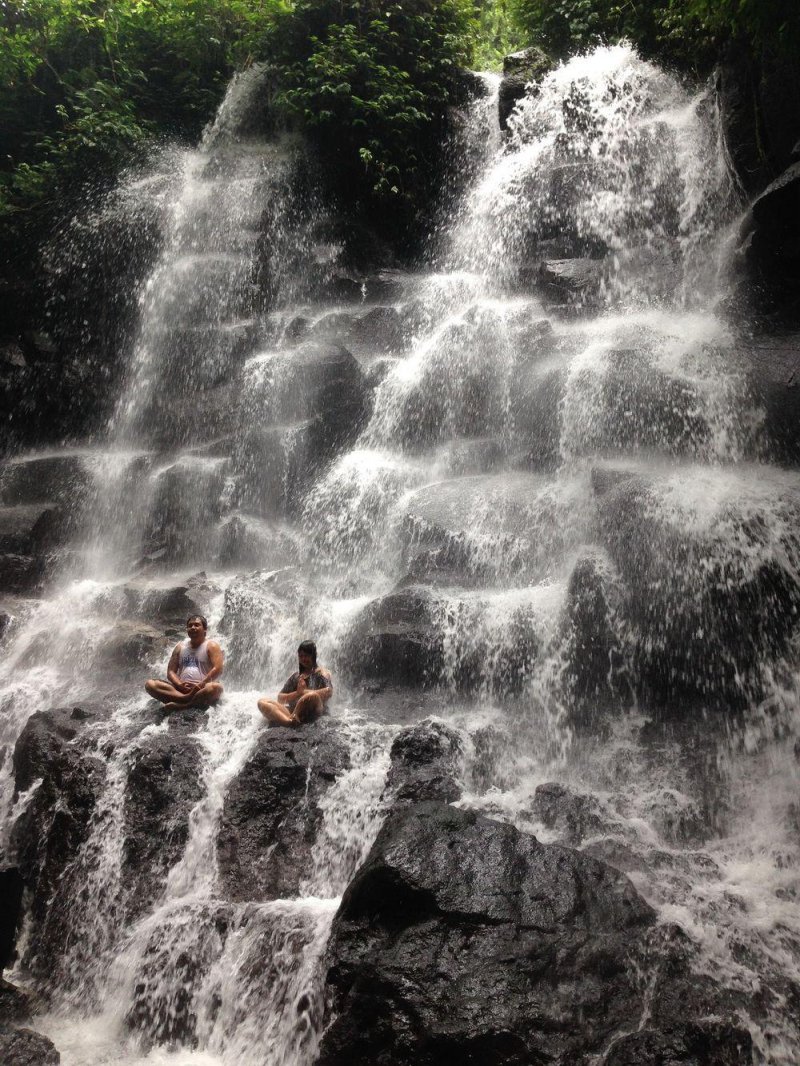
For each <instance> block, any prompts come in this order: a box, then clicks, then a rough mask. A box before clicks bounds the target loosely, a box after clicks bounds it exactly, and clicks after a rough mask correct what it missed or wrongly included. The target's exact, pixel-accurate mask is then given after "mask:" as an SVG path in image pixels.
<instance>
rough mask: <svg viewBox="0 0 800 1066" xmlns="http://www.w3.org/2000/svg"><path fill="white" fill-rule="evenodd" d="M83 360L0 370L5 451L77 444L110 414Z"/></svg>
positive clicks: (0, 446) (0, 440)
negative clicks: (29, 447) (76, 440)
mask: <svg viewBox="0 0 800 1066" xmlns="http://www.w3.org/2000/svg"><path fill="white" fill-rule="evenodd" d="M98 393H99V390H98V389H97V378H96V377H95V376H93V369H92V368H91V367H90V366H89V365H87V363H86V362H85V361H84V360H83V359H80V358H74V359H73V358H67V359H64V360H63V361H59V362H55V363H52V362H40V363H36V364H34V365H30V366H29V365H26V366H15V365H8V364H6V365H4V366H2V367H0V427H2V428H0V451H3V450H6V449H9V448H16V447H25V446H32V445H35V446H36V447H42V445H44V444H46V443H53V444H60V443H61V442H63V441H64V440H74V439H76V438H77V437H78V436H79V435H81V434H83V433H85V432H86V431H87V430H88V429H90V428H91V427H92V426H94V425H96V424H97V421H98V419H101V418H102V417H103V415H104V414H105V413H106V409H105V407H104V406H103V403H102V399H103V397H102V396H100V402H98Z"/></svg>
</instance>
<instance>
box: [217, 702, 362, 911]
mask: <svg viewBox="0 0 800 1066" xmlns="http://www.w3.org/2000/svg"><path fill="white" fill-rule="evenodd" d="M348 764H349V758H348V754H347V748H346V746H345V744H344V743H343V742H342V740H341V739H340V738H339V737H338V736H337V735H336V730H335V727H334V726H333V725H332V723H331V722H330V721H328V720H326V719H322V720H320V721H318V722H317V723H315V724H314V725H313V726H307V727H305V728H304V729H302V730H296V729H288V728H283V727H277V728H271V729H268V728H266V727H265V729H264V732H263V733H262V734H261V735H260V736H259V738H258V741H257V743H256V746H255V750H254V751H253V753H252V755H251V756H250V757H249V759H248V760H247V762H246V763H245V765H244V767H243V768H242V769H241V771H240V772H239V774H238V775H237V776H236V778H235V779H234V780H233V782H232V783H231V785H230V787H229V789H228V793H227V796H226V797H225V806H224V808H223V811H222V818H221V821H220V828H219V834H218V837H217V856H218V861H219V876H220V885H221V888H222V891H223V893H224V894H225V896H226V897H227V898H228V899H231V900H233V901H240V900H241V901H244V900H269V899H285V898H287V897H292V896H297V895H298V894H299V891H300V885H301V882H302V881H303V880H304V879H305V878H307V877H308V876H309V874H310V872H311V870H312V868H313V851H314V845H315V842H316V838H317V832H318V830H319V826H320V823H321V820H322V810H321V808H320V801H321V799H322V797H323V796H324V794H325V792H326V791H327V789H328V788H330V786H331V784H332V783H333V782H334V781H335V780H336V778H337V777H338V775H339V774H341V773H342V771H343V770H345V769H347V767H348Z"/></svg>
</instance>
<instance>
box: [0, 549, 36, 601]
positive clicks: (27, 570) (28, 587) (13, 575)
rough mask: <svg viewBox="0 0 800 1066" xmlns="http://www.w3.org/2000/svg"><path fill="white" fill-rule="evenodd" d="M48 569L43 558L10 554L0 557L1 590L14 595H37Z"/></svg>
mask: <svg viewBox="0 0 800 1066" xmlns="http://www.w3.org/2000/svg"><path fill="white" fill-rule="evenodd" d="M46 569H47V560H46V559H45V558H44V557H43V556H36V555H20V554H18V553H16V552H9V553H7V554H5V555H0V590H2V591H3V592H10V593H12V594H23V595H24V594H35V593H36V591H37V590H38V589H39V587H40V585H41V583H42V580H43V578H44V575H45V572H46Z"/></svg>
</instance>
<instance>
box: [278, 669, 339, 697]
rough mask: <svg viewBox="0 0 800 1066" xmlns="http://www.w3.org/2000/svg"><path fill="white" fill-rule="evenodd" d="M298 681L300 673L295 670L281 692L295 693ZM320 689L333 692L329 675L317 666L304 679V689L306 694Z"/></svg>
mask: <svg viewBox="0 0 800 1066" xmlns="http://www.w3.org/2000/svg"><path fill="white" fill-rule="evenodd" d="M299 680H300V671H299V670H295V672H294V673H293V674H292V676H291V677H290V678H289V680H288V681H287V682H286V684H285V685H284V686H283V688H282V689H281V692H284V693H286V692H296V691H297V682H298V681H299ZM320 688H329V689H330V690H331V692H332V691H333V681H332V680H331V675H330V674H329V673H328V671H327V670H326V669H325V668H324V667H323V666H317V667H316V668H315V669H313V670H311V671H310V672H309V673H308V675H307V678H306V689H307V691H308V692H316V690H317V689H320Z"/></svg>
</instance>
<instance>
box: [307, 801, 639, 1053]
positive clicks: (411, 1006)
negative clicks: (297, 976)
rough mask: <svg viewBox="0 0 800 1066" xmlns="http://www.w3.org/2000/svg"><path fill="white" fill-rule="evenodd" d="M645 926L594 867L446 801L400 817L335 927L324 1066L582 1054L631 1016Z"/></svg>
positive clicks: (624, 892)
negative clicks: (634, 955)
mask: <svg viewBox="0 0 800 1066" xmlns="http://www.w3.org/2000/svg"><path fill="white" fill-rule="evenodd" d="M653 922H654V914H653V912H652V911H651V910H650V908H649V907H648V906H647V904H645V903H644V901H643V900H641V899H640V898H639V897H638V896H637V894H636V892H635V891H634V890H633V888H632V886H631V885H630V883H629V882H628V881H627V880H626V879H625V878H624V877H623V876H621V875H619V874H618V873H616V872H615V871H612V870H610V869H609V868H608V867H606V866H603V865H602V864H601V863H599V862H596V861H595V860H592V859H587V858H584V857H583V856H581V855H579V854H577V853H575V852H572V851H570V850H568V849H566V848H560V847H555V846H545V845H542V844H540V843H539V842H538V841H537V840H535V838H533V837H531V836H526V835H524V834H522V833H520V832H518V831H517V830H516V829H514V828H513V827H511V826H508V825H501V824H500V823H497V822H492V821H489V820H487V819H485V818H481V817H479V816H478V815H476V814H475V813H473V812H467V811H459V810H455V809H453V808H451V807H447V806H445V805H443V804H438V803H425V804H420V805H417V806H415V807H412V808H409V809H408V810H406V811H403V812H400V813H397V814H395V815H393V816H391V817H390V818H389V820H388V821H387V822H386V824H385V825H384V827H383V829H382V830H381V832H380V834H379V836H378V839H377V841H376V842H375V845H374V846H373V849H372V851H371V853H370V855H369V857H368V858H367V861H366V862H365V864H364V865H363V866H362V868H361V869H360V870H359V872H358V873H357V874H356V876H355V878H354V880H353V881H352V883H351V884H350V886H349V888H348V889H347V891H346V893H345V896H344V898H343V900H342V905H341V907H340V910H339V912H338V914H337V917H336V919H335V922H334V927H333V933H332V939H331V943H330V948H329V963H330V967H329V970H328V976H327V986H328V1016H329V1021H330V1027H329V1028H328V1030H327V1031H326V1034H325V1037H324V1038H323V1042H322V1046H321V1049H320V1058H319V1063H320V1066H334V1064H344V1063H348V1064H349V1066H356V1064H358V1063H365V1064H366V1063H368V1062H376V1061H387V1062H392V1063H393V1064H394V1066H402V1064H404V1063H412V1062H413V1063H416V1064H422V1066H434V1064H437V1066H438V1064H440V1063H442V1062H456V1061H461V1062H470V1061H474V1062H480V1063H498V1064H499V1063H504V1064H505V1063H507V1064H511V1063H514V1064H520V1066H521V1064H523V1063H530V1062H539V1061H541V1062H545V1061H546V1062H552V1063H563V1064H565V1066H566V1063H575V1062H578V1061H582V1056H583V1055H585V1054H588V1053H592V1052H594V1053H598V1052H599V1051H600V1050H602V1048H603V1047H604V1046H605V1044H606V1043H607V1042H608V1040H609V1038H610V1037H611V1036H612V1035H613V1034H614V1033H615V1032H617V1031H619V1029H620V1028H624V1027H627V1026H628V1025H631V1026H635V1025H636V1023H637V1021H638V1019H639V1017H640V1016H641V1010H642V995H643V991H642V989H640V988H639V987H638V982H637V979H636V973H635V969H634V967H633V966H632V965H631V959H630V949H631V947H632V945H634V944H635V943H636V942H638V941H640V940H641V939H642V938H643V936H644V934H645V933H646V931H647V930H648V928H649V927H650V926H652V924H653ZM576 1017H580V1018H581V1024H580V1025H579V1026H578V1025H576V1024H575V1018H576ZM382 1057H383V1058H382Z"/></svg>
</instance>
